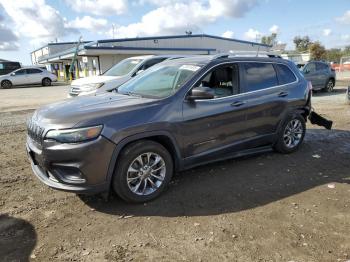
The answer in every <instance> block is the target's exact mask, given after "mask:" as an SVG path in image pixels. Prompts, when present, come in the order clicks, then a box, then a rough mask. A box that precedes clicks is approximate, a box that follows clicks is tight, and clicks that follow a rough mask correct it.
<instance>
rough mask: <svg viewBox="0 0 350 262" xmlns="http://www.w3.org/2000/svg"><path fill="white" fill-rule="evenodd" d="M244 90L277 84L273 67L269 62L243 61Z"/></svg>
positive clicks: (248, 90)
mask: <svg viewBox="0 0 350 262" xmlns="http://www.w3.org/2000/svg"><path fill="white" fill-rule="evenodd" d="M243 73H244V77H245V81H246V90H245V91H246V92H250V91H255V90H260V89H264V88H269V87H273V86H277V85H278V82H277V76H276V72H275V69H274V68H273V66H272V64H270V63H244V64H243Z"/></svg>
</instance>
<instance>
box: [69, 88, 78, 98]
mask: <svg viewBox="0 0 350 262" xmlns="http://www.w3.org/2000/svg"><path fill="white" fill-rule="evenodd" d="M80 93H81V90H80V88H79V87H76V86H72V87H71V89H70V91H69V94H70V95H71V96H77V95H79V94H80Z"/></svg>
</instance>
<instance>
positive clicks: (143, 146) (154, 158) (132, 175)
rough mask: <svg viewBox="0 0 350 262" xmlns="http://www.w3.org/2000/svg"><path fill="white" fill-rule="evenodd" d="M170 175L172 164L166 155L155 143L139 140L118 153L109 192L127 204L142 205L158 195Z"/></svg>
mask: <svg viewBox="0 0 350 262" xmlns="http://www.w3.org/2000/svg"><path fill="white" fill-rule="evenodd" d="M172 174H173V161H172V158H171V156H170V154H169V152H168V151H167V150H166V149H165V148H164V147H163V146H162V145H161V144H159V143H156V142H153V141H148V140H141V141H138V142H135V143H132V144H130V145H128V146H127V147H126V148H125V149H123V151H122V152H121V155H120V157H119V159H118V163H117V168H116V170H115V173H114V177H113V189H114V191H115V192H116V193H117V194H118V195H119V196H120V197H121V198H123V199H124V200H126V201H128V202H134V203H142V202H146V201H149V200H152V199H154V198H156V197H158V196H159V195H160V194H161V193H162V191H163V190H164V189H165V187H166V186H167V185H168V183H169V182H170V180H171V177H172Z"/></svg>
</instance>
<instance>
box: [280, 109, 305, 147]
mask: <svg viewBox="0 0 350 262" xmlns="http://www.w3.org/2000/svg"><path fill="white" fill-rule="evenodd" d="M305 132H306V125H305V119H304V117H302V116H301V115H299V114H298V115H293V116H290V117H288V118H287V119H286V121H285V122H284V123H283V125H282V126H281V129H280V131H279V133H278V139H277V142H276V144H275V145H274V149H275V150H276V151H277V152H280V153H284V154H288V153H292V152H294V151H296V150H297V149H298V148H299V147H300V145H301V144H302V142H303V140H304V136H305Z"/></svg>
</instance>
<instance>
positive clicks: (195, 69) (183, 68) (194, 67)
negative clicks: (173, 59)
mask: <svg viewBox="0 0 350 262" xmlns="http://www.w3.org/2000/svg"><path fill="white" fill-rule="evenodd" d="M199 68H200V67H199V66H195V65H183V66H181V67H180V69H181V70H189V71H197V70H198V69H199Z"/></svg>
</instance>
